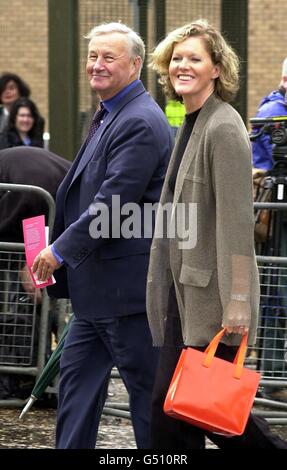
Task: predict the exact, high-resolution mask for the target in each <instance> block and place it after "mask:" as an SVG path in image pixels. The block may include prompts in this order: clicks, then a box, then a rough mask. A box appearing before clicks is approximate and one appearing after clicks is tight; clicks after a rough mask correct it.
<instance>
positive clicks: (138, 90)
mask: <svg viewBox="0 0 287 470" xmlns="http://www.w3.org/2000/svg"><path fill="white" fill-rule="evenodd" d="M142 93H145V88H144V86H143V85H142V83H141V82H140V83H139V84H138V85H137V86H135V87H134V88H133V89H132V90H131V91H130V92H129V93H127V94H126V95H125V96H124V97H123V99H122V100H121V101H120V102H119V103H118V104H117V105H116V106H115V107H114V109H113V110H112V111H111V112H110V113H108V115H107V116H106V118H105V119H104V122H103V124H102V125H101V126H100V127H99V128H98V129H97V131H96V132H95V135H94V137H93V138H92V140H91V141H90V143H89V144H88V145H87V146H86V147H85V148H84V151H83V153H82V156H81V157H80V159H79V163H78V166H77V168H76V170H75V173H74V176H73V179H72V182H71V184H72V183H73V182H74V181H75V179H76V178H77V177H78V176H79V175H80V174H81V173H82V171H83V170H84V168H85V167H86V166H87V164H88V163H89V162H90V160H91V159H92V158H93V156H94V155H95V153H96V149H97V146H98V143H99V142H100V140H101V138H102V136H103V135H104V133H105V132H106V130H107V129H108V128H109V126H110V125H111V124H112V122H113V121H114V119H115V118H116V116H117V115H118V113H119V112H120V111H121V109H122V108H123V107H124V106H126V104H127V103H129V102H130V101H132V100H133V99H135V98H136V97H137V96H139V95H141V94H142ZM83 145H85V144H83ZM77 160H78V158H77Z"/></svg>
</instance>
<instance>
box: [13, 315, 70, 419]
mask: <svg viewBox="0 0 287 470" xmlns="http://www.w3.org/2000/svg"><path fill="white" fill-rule="evenodd" d="M72 318H73V316H72V317H71V318H70V320H69V321H68V323H67V324H66V326H65V328H64V330H63V333H62V335H61V337H60V339H59V342H58V344H57V347H56V349H55V350H54V351H53V354H52V355H51V357H50V359H49V360H48V362H47V364H46V365H45V367H44V369H43V371H42V373H41V375H40V377H39V378H38V380H37V382H36V384H35V386H34V388H33V390H32V393H31V396H30V398H29V400H28V402H27V403H26V405H25V407H24V408H23V410H22V412H21V414H20V417H19V418H20V419H22V418H23V417H24V416H25V414H26V413H27V411H28V410H29V409H30V408H31V406H32V405H33V403H34V402H35V401H36V400H38V398H40V397H41V395H42V394H43V393H44V392H45V390H46V388H47V387H48V385H50V383H51V382H52V380H53V379H54V378H55V377H56V375H57V374H58V372H59V370H60V357H61V354H62V350H63V347H64V342H65V337H66V335H67V333H68V331H69V328H70V324H71V320H72Z"/></svg>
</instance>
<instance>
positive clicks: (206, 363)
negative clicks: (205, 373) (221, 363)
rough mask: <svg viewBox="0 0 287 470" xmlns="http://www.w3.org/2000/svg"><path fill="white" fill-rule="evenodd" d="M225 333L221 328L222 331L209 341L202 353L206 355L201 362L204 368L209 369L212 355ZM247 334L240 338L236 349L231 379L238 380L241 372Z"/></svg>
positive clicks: (224, 329)
mask: <svg viewBox="0 0 287 470" xmlns="http://www.w3.org/2000/svg"><path fill="white" fill-rule="evenodd" d="M225 332H226V328H223V329H222V330H220V331H219V333H217V335H215V336H214V338H213V339H212V340H211V341H210V343H209V345H208V346H207V348H206V350H205V351H204V352H205V354H206V357H205V359H204V361H203V365H204V367H210V365H211V362H212V360H213V358H214V355H215V353H216V350H217V347H218V344H219V342H220V340H221V338H222V337H223V336H224V334H225ZM247 337H248V335H247V333H246V334H245V335H243V336H242V340H241V343H240V346H239V348H238V351H237V354H236V356H235V358H234V361H233V363H234V364H235V371H234V374H233V377H235V378H236V379H240V377H241V375H242V372H243V364H244V360H245V356H246V351H247Z"/></svg>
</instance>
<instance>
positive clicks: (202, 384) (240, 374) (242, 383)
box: [164, 328, 260, 436]
mask: <svg viewBox="0 0 287 470" xmlns="http://www.w3.org/2000/svg"><path fill="white" fill-rule="evenodd" d="M224 333H225V328H224V329H223V330H221V331H220V332H219V333H218V334H217V335H216V336H215V337H214V338H213V340H212V341H211V342H210V344H209V345H208V346H207V348H206V350H205V351H204V352H201V351H197V350H196V349H193V348H187V349H183V351H182V353H181V355H180V358H179V361H178V363H177V366H176V369H175V372H174V374H173V377H172V380H171V383H170V386H169V389H168V392H167V395H166V399H165V402H164V412H165V413H166V414H168V415H169V416H172V417H173V418H177V419H181V420H183V421H187V422H188V423H191V424H193V425H195V426H198V427H200V428H203V429H206V430H208V431H211V432H215V433H219V434H223V435H225V436H236V435H241V434H243V432H244V429H245V426H246V423H247V420H248V417H249V414H250V411H251V408H252V405H253V401H254V397H255V394H256V391H257V388H258V385H259V381H260V374H259V373H258V372H255V371H253V370H250V369H247V368H245V367H243V364H244V359H245V355H246V350H247V335H244V336H243V337H242V341H241V344H240V346H239V349H238V351H237V355H236V357H235V359H234V362H233V363H232V362H228V361H225V360H223V359H219V358H217V357H214V354H215V352H216V349H217V346H218V344H219V341H220V340H221V338H222V337H223V335H224Z"/></svg>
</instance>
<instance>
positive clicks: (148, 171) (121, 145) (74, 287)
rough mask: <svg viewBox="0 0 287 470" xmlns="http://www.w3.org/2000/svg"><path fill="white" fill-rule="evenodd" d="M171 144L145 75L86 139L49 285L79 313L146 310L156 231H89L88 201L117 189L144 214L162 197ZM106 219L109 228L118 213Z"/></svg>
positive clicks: (62, 197) (57, 228) (63, 191)
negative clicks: (59, 263)
mask: <svg viewBox="0 0 287 470" xmlns="http://www.w3.org/2000/svg"><path fill="white" fill-rule="evenodd" d="M171 150H172V135H171V131H170V127H169V125H168V123H167V120H166V118H165V115H164V114H163V112H162V110H161V109H160V108H159V106H158V105H157V104H156V103H155V101H154V100H153V99H152V97H151V96H150V95H149V94H148V93H147V92H146V91H145V89H144V87H143V85H142V83H141V82H140V83H139V84H138V85H136V86H135V87H134V88H133V89H132V90H130V91H129V92H128V93H127V94H126V95H125V96H124V97H123V98H122V100H121V101H120V102H119V103H118V104H117V105H116V106H115V108H114V109H113V110H112V111H111V112H110V113H109V114H108V115H107V116H106V118H105V120H104V122H103V124H102V125H101V126H100V127H99V129H98V130H97V132H96V133H95V135H94V137H93V139H92V140H91V142H90V143H89V144H88V145H86V144H85V143H84V144H83V145H82V147H81V149H80V151H79V153H78V155H77V157H76V159H75V161H74V163H73V166H72V168H71V170H70V171H69V173H68V174H67V176H66V178H65V179H64V181H63V183H62V184H61V186H60V188H59V190H58V193H57V204H56V217H55V225H54V232H53V240H55V242H54V246H55V248H56V250H57V252H58V253H59V254H60V255H61V256H62V257H63V259H64V260H65V267H61V268H60V269H59V270H58V271H56V272H55V277H56V279H57V283H56V284H55V285H54V286H53V287H50V288H49V294H50V295H51V296H55V297H67V296H69V297H70V298H71V301H72V306H73V310H74V313H75V314H76V315H77V317H80V318H101V317H107V316H109V317H112V316H117V315H129V314H134V313H140V312H145V311H146V302H145V292H146V277H147V269H148V262H149V251H150V245H151V237H149V238H144V236H143V235H141V236H140V237H139V238H130V239H125V238H123V237H120V238H112V237H109V238H103V237H101V238H92V237H91V236H90V235H89V226H90V223H91V222H92V220H93V219H94V218H95V215H93V214H91V213H90V211H89V206H90V205H91V204H92V203H93V204H94V205H93V207H96V205H97V204H98V203H103V204H105V205H106V206H107V207H108V208H109V210H110V208H111V206H112V196H113V195H119V196H120V202H121V206H122V205H123V204H125V203H128V202H133V203H137V204H138V205H139V207H140V213H141V216H143V207H144V204H145V203H151V204H153V203H156V202H158V201H159V198H160V193H161V189H162V184H163V181H164V177H165V173H166V169H167V166H168V161H169V157H170V154H171ZM110 215H111V214H110ZM109 219H110V228H111V225H113V224H114V223H115V221H113V224H112V223H111V216H110V217H109ZM65 271H67V281H68V282H67V284H66V282H65V274H66V273H65ZM67 287H68V290H67Z"/></svg>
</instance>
